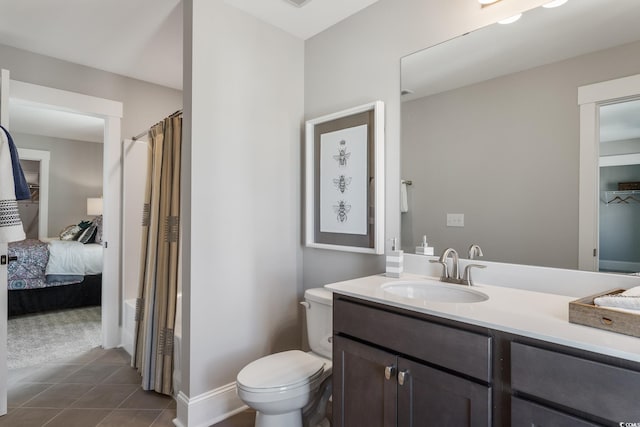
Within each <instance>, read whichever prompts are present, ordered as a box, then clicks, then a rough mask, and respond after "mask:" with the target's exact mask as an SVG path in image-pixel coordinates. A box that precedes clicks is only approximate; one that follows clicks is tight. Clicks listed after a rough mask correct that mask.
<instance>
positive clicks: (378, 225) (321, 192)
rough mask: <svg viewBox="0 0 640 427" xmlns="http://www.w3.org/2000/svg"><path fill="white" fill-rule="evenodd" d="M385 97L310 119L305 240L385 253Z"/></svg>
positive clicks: (317, 245)
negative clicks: (383, 100) (383, 99)
mask: <svg viewBox="0 0 640 427" xmlns="http://www.w3.org/2000/svg"><path fill="white" fill-rule="evenodd" d="M384 185H385V176H384V103H383V102H382V101H374V102H371V103H368V104H364V105H359V106H357V107H353V108H349V109H347V110H343V111H339V112H336V113H332V114H328V115H325V116H322V117H318V118H315V119H311V120H307V122H306V123H305V246H307V247H312V248H321V249H330V250H338V251H346V252H358V253H368V254H383V253H384Z"/></svg>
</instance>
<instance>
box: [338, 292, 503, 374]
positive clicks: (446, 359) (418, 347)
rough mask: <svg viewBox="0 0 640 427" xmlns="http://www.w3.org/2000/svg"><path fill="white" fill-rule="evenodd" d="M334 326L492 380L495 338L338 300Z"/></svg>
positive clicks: (378, 343)
mask: <svg viewBox="0 0 640 427" xmlns="http://www.w3.org/2000/svg"><path fill="white" fill-rule="evenodd" d="M333 328H334V331H336V332H338V333H344V334H346V335H350V336H354V337H358V338H359V339H362V340H365V341H368V342H370V343H373V344H377V345H380V346H382V347H386V348H390V349H393V350H394V351H397V352H400V353H403V354H406V355H408V356H412V357H415V358H418V359H420V360H424V361H428V362H429V363H433V364H435V365H438V366H442V367H444V368H448V369H451V370H454V371H456V372H460V373H462V374H466V375H469V376H471V377H474V378H478V379H480V380H482V381H485V382H487V383H489V382H491V381H490V380H491V338H490V337H488V336H484V335H480V334H476V333H473V332H468V331H464V330H461V329H455V328H450V327H447V326H442V325H438V324H435V323H431V322H428V321H425V320H420V319H415V318H412V317H409V316H403V315H401V314H396V313H390V312H388V311H384V310H378V309H375V308H372V307H367V306H364V305H360V304H356V303H352V302H349V301H344V300H340V299H336V300H335V301H334V304H333Z"/></svg>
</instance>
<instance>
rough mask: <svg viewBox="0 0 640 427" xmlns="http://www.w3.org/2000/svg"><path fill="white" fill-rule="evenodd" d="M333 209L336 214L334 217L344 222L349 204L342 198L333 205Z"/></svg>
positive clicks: (349, 207) (349, 208)
mask: <svg viewBox="0 0 640 427" xmlns="http://www.w3.org/2000/svg"><path fill="white" fill-rule="evenodd" d="M333 210H334V211H335V212H336V214H337V216H336V219H337V220H338V222H346V221H347V214H348V213H349V211H350V210H351V205H347V204H346V203H345V201H344V200H340V201H339V202H338V204H337V205H333Z"/></svg>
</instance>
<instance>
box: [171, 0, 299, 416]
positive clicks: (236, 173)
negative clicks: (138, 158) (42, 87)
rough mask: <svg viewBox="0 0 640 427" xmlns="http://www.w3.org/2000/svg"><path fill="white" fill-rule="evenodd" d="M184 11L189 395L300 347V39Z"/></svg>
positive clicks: (228, 11)
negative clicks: (274, 354)
mask: <svg viewBox="0 0 640 427" xmlns="http://www.w3.org/2000/svg"><path fill="white" fill-rule="evenodd" d="M184 15H185V25H184V28H185V48H184V52H185V68H184V75H185V86H184V89H185V90H184V91H185V117H184V146H183V163H182V165H183V169H184V172H185V174H184V175H183V183H182V184H183V185H182V189H183V204H182V212H183V218H182V224H183V230H184V234H183V249H184V251H183V265H184V268H183V298H182V302H183V348H185V352H183V359H182V360H183V361H184V362H185V365H186V366H184V367H183V368H184V371H183V372H184V374H183V390H182V392H183V393H185V394H186V395H187V396H189V397H190V398H196V397H197V396H199V395H202V394H203V393H207V392H209V391H210V390H215V389H218V388H220V387H228V386H229V385H230V384H231V385H233V382H234V381H235V378H236V375H237V373H238V372H239V371H240V369H241V368H242V367H243V366H245V365H246V364H247V363H249V362H250V361H252V360H255V359H256V358H258V357H260V356H263V355H265V354H268V353H271V352H274V351H278V350H283V349H291V348H297V347H298V346H299V345H300V329H299V325H300V319H299V318H300V314H301V310H300V305H299V304H298V301H299V299H298V298H299V297H300V296H301V286H300V283H301V281H300V275H299V269H300V266H301V262H300V174H301V171H300V161H301V159H300V157H301V153H300V127H301V124H302V111H303V97H304V95H303V87H304V86H303V76H304V69H303V65H304V62H303V57H304V44H303V42H302V41H301V40H299V39H296V38H295V37H293V36H291V35H289V34H287V33H285V32H284V31H282V30H279V29H276V28H275V27H272V26H270V25H267V24H265V23H264V22H262V21H259V20H258V19H256V18H254V17H251V16H249V15H247V14H245V13H244V12H241V11H240V10H238V9H236V8H233V7H231V6H229V5H228V4H226V3H225V2H223V1H221V0H216V1H211V0H190V1H186V2H185V4H184ZM230 41H232V42H230ZM227 390H228V394H224V396H225V397H229V398H230V399H237V397H236V394H235V390H234V389H233V388H231V389H227ZM181 408H182V407H181V406H180V405H179V407H178V416H179V417H181V416H183V413H182V410H181ZM195 410H196V409H194V411H195ZM181 421H182V422H183V423H184V422H185V420H184V419H181ZM194 425H195V424H194Z"/></svg>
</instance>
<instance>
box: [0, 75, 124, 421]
mask: <svg viewBox="0 0 640 427" xmlns="http://www.w3.org/2000/svg"><path fill="white" fill-rule="evenodd" d="M1 77H2V79H1V80H0V82H1V87H0V89H1V90H0V101H1V104H2V108H0V115H1V116H0V117H1V118H2V123H5V124H9V120H8V118H9V112H8V101H9V98H11V99H16V100H21V101H22V102H25V103H32V104H35V105H40V106H46V107H48V108H50V109H52V110H57V111H67V112H75V113H80V114H85V115H91V116H95V117H100V118H101V119H103V120H104V160H103V182H104V189H103V197H104V210H103V220H104V222H103V242H104V243H103V246H104V248H105V250H104V258H103V274H102V284H103V285H102V291H101V295H102V307H103V310H102V322H101V331H102V346H103V347H104V348H113V347H116V346H118V345H119V344H120V341H121V339H120V338H121V337H120V335H121V334H120V326H119V325H120V322H119V320H120V304H119V302H120V300H119V296H120V293H121V277H120V264H121V262H120V256H121V255H120V246H121V244H120V238H121V236H120V234H121V233H120V231H121V226H120V212H121V183H122V170H121V144H120V141H121V135H120V121H121V118H122V110H123V106H122V103H121V102H117V101H112V100H108V99H103V98H97V97H93V96H88V95H83V94H79V93H74V92H68V91H63V90H59V89H53V88H49V87H45V86H40V85H34V84H31V83H25V82H20V81H15V80H10V79H9V72H8V71H6V70H2V73H1ZM9 94H10V96H9ZM9 129H10V128H9ZM0 251H1V252H2V253H6V245H4V244H2V245H0ZM1 270H2V271H3V276H4V277H5V278H6V270H4V269H1ZM5 280H6V279H5ZM5 280H3V281H1V282H3V283H5V285H4V286H2V289H0V302H2V301H5V302H6V297H7V293H6V292H7V287H6V281H5ZM6 326H7V317H6V315H5V316H4V317H0V335H2V336H3V337H6ZM0 341H2V342H0V355H1V356H0V414H4V413H6V408H7V405H6V403H7V402H6V379H7V378H6V340H4V339H3V340H0Z"/></svg>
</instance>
